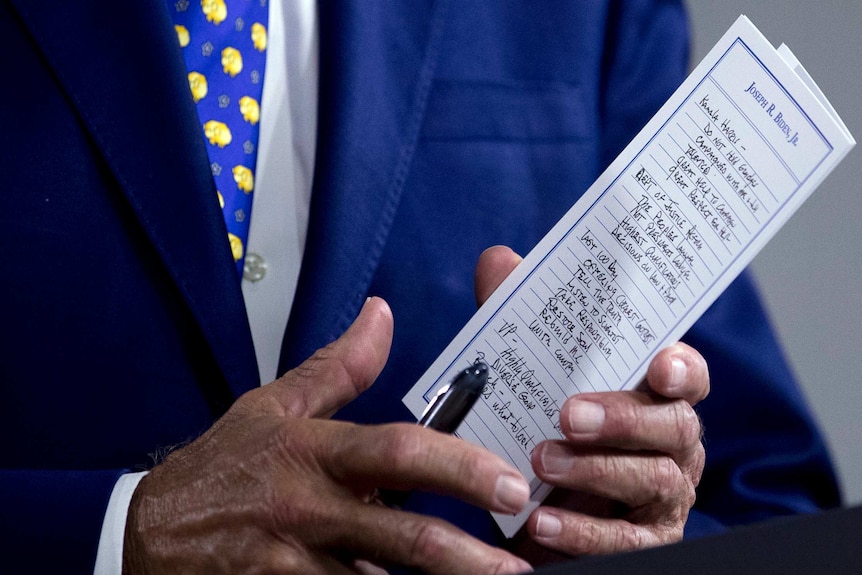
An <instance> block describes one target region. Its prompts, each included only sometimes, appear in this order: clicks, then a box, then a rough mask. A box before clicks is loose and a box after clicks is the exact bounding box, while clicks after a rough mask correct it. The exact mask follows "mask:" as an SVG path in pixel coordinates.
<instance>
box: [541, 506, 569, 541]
mask: <svg viewBox="0 0 862 575" xmlns="http://www.w3.org/2000/svg"><path fill="white" fill-rule="evenodd" d="M562 532H563V522H562V521H560V519H559V517H557V516H556V515H552V514H550V513H547V512H544V511H540V512H539V519H538V520H537V521H536V537H541V538H542V539H556V538H557V537H559V536H560V533H562Z"/></svg>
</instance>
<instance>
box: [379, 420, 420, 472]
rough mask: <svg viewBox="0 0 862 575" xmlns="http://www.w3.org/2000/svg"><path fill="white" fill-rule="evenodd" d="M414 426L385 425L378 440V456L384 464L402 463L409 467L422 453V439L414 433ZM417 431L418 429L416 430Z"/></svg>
mask: <svg viewBox="0 0 862 575" xmlns="http://www.w3.org/2000/svg"><path fill="white" fill-rule="evenodd" d="M414 427H416V426H408V425H407V424H403V425H401V424H396V425H387V426H385V427H384V428H382V430H383V435H382V437H381V438H380V439H381V441H380V455H381V457H382V460H383V461H386V462H403V463H405V464H407V465H410V464H411V462H414V461H416V460H417V458H418V457H421V455H422V454H423V452H424V445H423V442H422V438H421V437H419V435H418V434H417V433H415V431H416V429H414ZM417 429H418V428H417Z"/></svg>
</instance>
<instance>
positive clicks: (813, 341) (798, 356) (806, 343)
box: [688, 0, 862, 504]
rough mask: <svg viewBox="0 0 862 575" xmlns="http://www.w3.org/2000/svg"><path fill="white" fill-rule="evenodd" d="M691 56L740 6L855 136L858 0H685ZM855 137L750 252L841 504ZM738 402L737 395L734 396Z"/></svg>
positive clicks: (851, 379)
mask: <svg viewBox="0 0 862 575" xmlns="http://www.w3.org/2000/svg"><path fill="white" fill-rule="evenodd" d="M688 8H689V15H690V19H691V23H692V40H693V51H692V63H693V64H694V63H697V62H699V61H700V59H701V58H702V57H703V56H704V55H705V54H706V52H707V51H708V50H709V48H711V47H712V45H713V44H714V43H715V42H716V41H717V40H718V39H719V38H720V37H721V35H722V34H723V33H724V31H725V30H726V29H727V28H728V27H729V26H730V25H731V24H732V23H733V21H734V20H735V19H736V17H737V16H739V14H745V15H747V16H748V17H749V18H750V19H751V20H752V21H753V22H754V24H755V25H756V26H757V27H758V28H760V30H761V32H763V33H764V35H765V36H766V37H767V38H768V39H769V40H770V41H771V42H772V43H773V44H775V45H776V46H778V45H780V44H781V43H785V44H787V45H788V47H790V49H791V50H792V51H793V53H794V54H795V55H796V57H797V58H798V59H799V61H800V62H802V64H803V66H805V68H806V69H807V70H808V72H809V73H810V74H811V76H813V77H814V79H815V81H816V82H817V84H818V85H819V86H820V88H821V89H822V90H823V92H824V93H825V94H826V96H827V98H829V100H830V102H831V103H832V105H833V106H834V107H835V109H836V110H837V111H838V113H839V115H840V116H841V118H842V119H843V120H844V123H845V124H846V125H847V127H848V129H849V130H850V132H851V133H852V134H853V135H854V137H855V138H856V139H857V140H862V97H860V94H862V73H860V71H862V38H860V37H861V36H862V2H859V0H796V1H793V2H788V1H787V0H749V1H747V2H745V1H742V0H716V1H708V0H688ZM860 194H862V145H860V146H857V148H856V149H854V150H853V151H851V152H850V154H849V155H848V156H847V157H846V158H845V160H844V162H842V164H841V165H840V166H838V168H837V169H836V170H835V171H834V172H833V173H832V175H831V176H829V178H827V180H826V181H825V182H824V183H823V185H821V186H820V188H818V189H817V190H816V191H815V192H814V194H813V195H812V196H811V198H810V199H809V200H808V201H807V202H806V203H805V204H804V205H803V206H802V207H801V208H800V210H799V211H798V212H797V213H796V215H794V216H793V218H792V219H791V220H790V222H788V224H787V225H785V226H784V228H782V230H781V231H780V232H779V233H778V235H776V237H775V238H774V239H773V240H772V241H771V242H770V243H769V244H768V245H767V246H766V248H764V250H763V251H762V252H761V253H760V255H758V257H757V258H756V259H755V261H754V264H753V268H754V273H755V277H756V279H757V281H758V283H759V284H760V286H761V290H762V292H763V296H764V299H765V302H766V305H767V308H768V309H769V311H770V314H771V316H772V319H773V322H774V324H775V326H776V328H777V330H778V333H779V337H780V338H781V340H782V342H783V343H784V346H785V349H786V351H787V353H788V356H789V359H790V362H791V364H792V366H793V368H794V369H795V371H796V373H797V375H798V377H799V379H800V381H801V382H802V384H803V387H804V390H805V393H806V395H807V397H808V399H809V402H810V403H811V406H812V408H813V409H814V412H815V414H816V415H817V417H818V419H819V421H820V423H821V425H822V427H823V429H824V431H825V434H826V436H827V439H828V441H829V444H830V447H831V450H832V453H833V456H834V458H835V462H836V465H837V467H838V472H839V476H840V478H841V480H842V483H843V491H844V495H845V497H846V501H847V502H848V503H849V504H858V503H862V449H859V445H860V436H862V421H860V416H862V384H860V381H859V380H860V374H862V349H860V347H862V293H860V292H862V255H860V254H859V250H860V247H862V196H860ZM740 400H744V399H743V398H740Z"/></svg>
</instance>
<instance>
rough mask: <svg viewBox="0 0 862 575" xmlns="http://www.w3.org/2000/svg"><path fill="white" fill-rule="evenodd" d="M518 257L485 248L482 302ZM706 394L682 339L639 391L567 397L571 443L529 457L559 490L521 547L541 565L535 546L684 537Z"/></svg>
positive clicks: (573, 551)
mask: <svg viewBox="0 0 862 575" xmlns="http://www.w3.org/2000/svg"><path fill="white" fill-rule="evenodd" d="M519 261H520V257H519V256H517V254H515V253H514V252H512V251H511V250H509V249H508V248H503V247H495V248H491V249H489V250H487V251H486V252H485V253H484V254H482V257H481V258H480V262H479V266H478V267H477V271H476V298H477V301H479V302H480V303H481V302H483V301H484V300H485V299H486V298H487V296H488V295H490V293H491V292H492V291H493V290H494V289H495V288H496V287H497V285H499V283H500V282H501V281H502V280H503V278H505V276H506V275H508V273H509V272H510V271H511V270H512V269H514V267H515V265H517V263H518V262H519ZM708 393H709V374H708V371H707V366H706V362H705V360H704V359H703V357H702V356H701V355H700V354H699V353H697V351H695V350H694V349H693V348H691V347H689V346H688V345H686V344H684V343H677V344H675V345H672V346H670V347H668V348H666V349H664V350H663V351H661V352H660V353H659V354H658V355H657V356H656V357H655V358H654V359H653V360H652V362H651V363H650V365H649V369H648V371H647V377H646V380H645V382H644V384H643V385H641V386H640V388H639V389H637V390H635V391H618V392H606V393H583V394H579V395H576V396H573V397H570V398H569V399H568V400H567V401H566V403H565V404H564V405H563V408H562V410H561V411H560V424H561V427H562V431H563V435H564V439H562V440H559V441H545V442H542V443H540V444H539V445H538V446H537V447H536V449H535V450H534V451H533V454H532V465H533V469H534V471H535V472H536V475H537V476H538V477H539V478H540V479H542V481H544V482H546V483H548V484H550V485H553V486H554V487H556V488H557V489H556V490H555V492H554V493H552V495H551V496H550V497H549V498H548V500H547V501H546V502H545V503H546V505H544V506H541V507H539V508H538V509H536V510H535V511H534V512H533V513H532V514H531V515H530V517H529V519H528V521H527V525H526V535H527V536H528V537H529V538H527V537H522V538H520V539H517V540H516V549H515V551H516V552H518V553H519V554H520V555H522V556H524V557H525V558H526V559H527V560H529V561H531V562H533V563H534V564H535V563H541V562H542V561H543V560H547V559H548V557H547V556H546V555H549V554H548V553H542V552H541V550H540V548H539V547H537V546H536V545H535V544H538V545H539V546H541V548H544V549H549V550H553V551H556V552H560V553H563V554H566V555H575V556H577V555H585V554H597V553H613V552H618V551H626V550H631V549H637V548H642V547H650V546H655V545H660V544H664V543H670V542H674V541H678V540H680V539H681V538H682V532H683V527H684V525H685V522H686V519H687V518H688V512H689V509H691V506H692V505H693V504H694V500H695V487H697V484H698V482H699V481H700V476H701V473H702V472H703V465H704V461H705V453H704V449H703V445H702V444H701V425H700V420H699V418H698V416H697V414H696V413H695V411H694V409H693V406H694V405H695V404H696V403H697V402H699V401H700V400H702V399H703V398H705V397H706V396H707V394H708ZM522 535H523V534H522Z"/></svg>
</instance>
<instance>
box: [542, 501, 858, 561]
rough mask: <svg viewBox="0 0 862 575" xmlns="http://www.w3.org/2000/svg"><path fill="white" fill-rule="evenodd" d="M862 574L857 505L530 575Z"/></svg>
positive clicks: (775, 520) (776, 520) (594, 559)
mask: <svg viewBox="0 0 862 575" xmlns="http://www.w3.org/2000/svg"><path fill="white" fill-rule="evenodd" d="M677 573H678V574H686V575H718V574H721V575H727V574H734V575H747V574H752V575H754V574H757V575H773V574H774V575H795V574H799V575H803V574H804V575H814V574H820V573H825V574H829V575H832V574H841V573H862V506H857V507H852V508H847V509H837V510H832V511H826V512H822V513H817V514H813V515H801V516H799V515H797V516H793V517H786V518H781V519H773V520H769V521H765V522H762V523H756V524H753V525H748V526H745V527H737V528H732V529H730V530H728V531H727V532H725V533H722V534H720V535H712V536H709V537H704V538H701V539H694V540H691V541H683V542H681V543H675V544H673V545H666V546H664V547H655V548H652V549H645V550H641V551H632V552H629V553H621V554H617V555H608V556H603V557H588V558H582V559H578V560H574V561H569V562H565V563H559V564H556V565H550V566H545V567H540V568H538V569H536V571H535V575H564V574H565V575H570V574H571V575H604V574H614V575H627V574H632V575H653V574H655V575H673V574H677Z"/></svg>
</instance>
